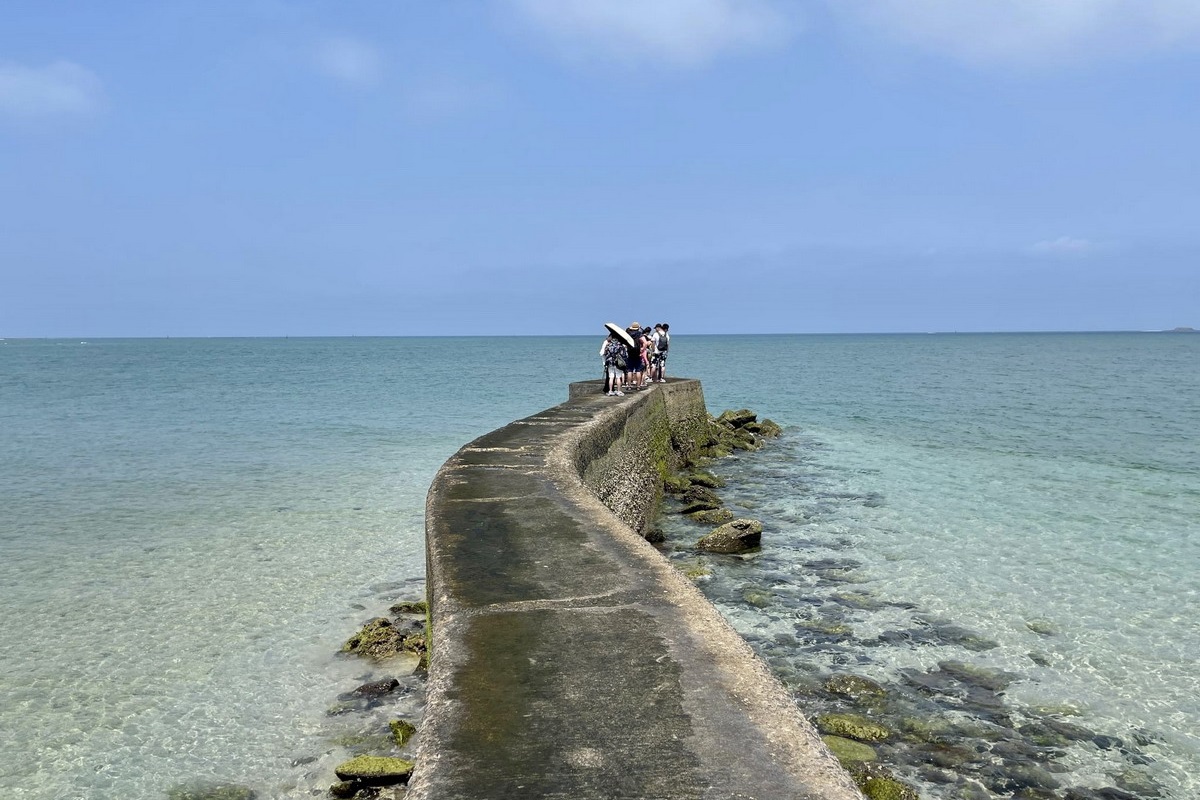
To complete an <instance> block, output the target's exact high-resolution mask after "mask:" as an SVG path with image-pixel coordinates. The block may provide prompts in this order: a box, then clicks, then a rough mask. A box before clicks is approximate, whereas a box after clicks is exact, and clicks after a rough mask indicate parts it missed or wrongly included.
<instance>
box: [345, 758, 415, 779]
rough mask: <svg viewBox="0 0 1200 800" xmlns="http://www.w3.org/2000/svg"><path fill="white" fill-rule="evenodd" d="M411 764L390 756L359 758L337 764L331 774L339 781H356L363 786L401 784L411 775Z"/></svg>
mask: <svg viewBox="0 0 1200 800" xmlns="http://www.w3.org/2000/svg"><path fill="white" fill-rule="evenodd" d="M412 771H413V762H411V761H408V760H406V759H403V758H393V757H391V756H359V757H358V758H352V759H350V760H349V761H347V762H345V763H343V764H339V765H338V766H337V768H336V769H334V771H333V773H334V774H335V775H337V776H338V779H339V780H343V781H357V782H358V783H361V784H363V785H365V786H388V785H391V784H393V783H403V782H405V781H407V780H408V776H409V775H411V774H412Z"/></svg>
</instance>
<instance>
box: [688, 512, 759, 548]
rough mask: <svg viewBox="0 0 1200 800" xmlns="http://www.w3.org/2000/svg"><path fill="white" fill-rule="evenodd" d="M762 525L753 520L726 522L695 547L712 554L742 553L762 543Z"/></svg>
mask: <svg viewBox="0 0 1200 800" xmlns="http://www.w3.org/2000/svg"><path fill="white" fill-rule="evenodd" d="M762 529H763V527H762V523H761V522H759V521H758V520H755V519H735V520H733V521H732V522H726V523H725V524H724V525H722V526H721V527H719V528H717V529H716V530H715V531H713V532H712V533H710V534H708V535H707V536H705V537H704V538H702V539H700V541H698V542H696V547H698V548H699V549H701V550H708V551H709V552H712V553H744V552H745V551H747V550H752V549H754V548H755V547H758V545H759V543H760V542H761V541H762Z"/></svg>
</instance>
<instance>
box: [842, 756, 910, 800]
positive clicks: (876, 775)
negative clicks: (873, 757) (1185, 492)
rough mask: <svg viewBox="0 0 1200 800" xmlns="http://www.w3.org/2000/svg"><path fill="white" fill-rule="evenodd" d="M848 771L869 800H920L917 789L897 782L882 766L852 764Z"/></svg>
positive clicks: (847, 768)
mask: <svg viewBox="0 0 1200 800" xmlns="http://www.w3.org/2000/svg"><path fill="white" fill-rule="evenodd" d="M846 770H847V772H849V773H850V777H852V778H854V782H855V783H857V784H858V788H859V789H861V790H862V793H863V796H864V797H866V798H867V800H920V795H918V794H917V790H916V789H914V788H912V787H911V786H909V785H908V784H906V783H901V782H900V781H898V780H896V778H895V777H894V776H893V775H892V773H891V772H889V771H888V769H887V767H884V766H883V765H881V764H875V763H859V764H850V765H848V766H847V767H846Z"/></svg>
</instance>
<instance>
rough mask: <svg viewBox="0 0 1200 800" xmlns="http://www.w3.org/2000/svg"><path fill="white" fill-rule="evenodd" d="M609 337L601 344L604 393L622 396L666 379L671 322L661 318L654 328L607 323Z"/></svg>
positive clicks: (663, 381) (636, 324)
mask: <svg viewBox="0 0 1200 800" xmlns="http://www.w3.org/2000/svg"><path fill="white" fill-rule="evenodd" d="M604 327H606V328H608V338H607V339H605V340H604V344H602V345H600V357H601V358H603V359H604V393H605V394H606V395H608V396H609V397H622V396H624V394H625V392H624V391H622V389H624V390H628V391H637V390H639V389H648V388H650V387H649V384H651V383H666V382H667V375H666V369H667V351H668V350H669V349H670V347H671V334H670V330H671V326H670V325H668V324H667V323H665V322H660V323H658V324H657V325H655V326H654V327H653V328H643V327H642V326H641V325H639V324H638V323H636V322H635V323H633V324H632V325H630V326H629V327H628V328H626V329H625V330H621V329H620V328H619V327H617V326H616V325H614V324H612V323H611V322H609V323H605V326H604Z"/></svg>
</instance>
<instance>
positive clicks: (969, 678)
mask: <svg viewBox="0 0 1200 800" xmlns="http://www.w3.org/2000/svg"><path fill="white" fill-rule="evenodd" d="M938 669H940V670H941V671H942V672H944V673H946V674H948V675H950V676H951V677H953V678H954V679H955V680H957V681H959V682H960V683H965V684H967V685H969V686H979V687H981V688H983V689H987V690H989V691H993V692H1002V691H1004V690H1005V689H1007V688H1008V686H1009V684H1011V683H1012V682H1013V681H1014V680H1016V679H1017V678H1019V677H1020V676H1019V675H1017V674H1016V673H1013V672H1005V671H1004V670H1001V669H988V668H987V667H980V666H977V665H975V664H968V663H966V662H963V661H939V662H938Z"/></svg>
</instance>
